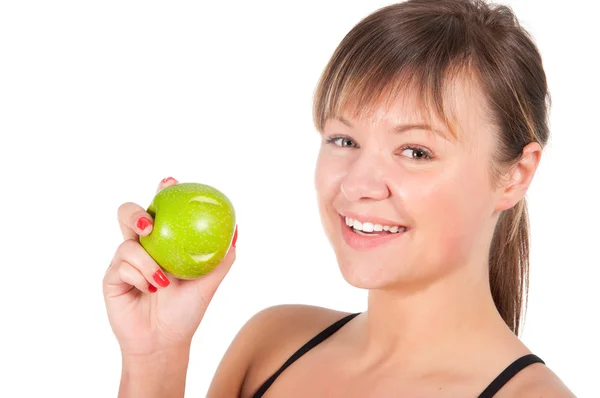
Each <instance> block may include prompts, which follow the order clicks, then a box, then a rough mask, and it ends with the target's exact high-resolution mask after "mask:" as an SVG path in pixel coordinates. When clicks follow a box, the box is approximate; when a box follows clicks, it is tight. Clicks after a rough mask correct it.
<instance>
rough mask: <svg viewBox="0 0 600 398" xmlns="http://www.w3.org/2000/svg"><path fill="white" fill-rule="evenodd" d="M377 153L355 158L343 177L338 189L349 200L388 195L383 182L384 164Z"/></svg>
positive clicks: (387, 188) (381, 198)
mask: <svg viewBox="0 0 600 398" xmlns="http://www.w3.org/2000/svg"><path fill="white" fill-rule="evenodd" d="M378 156H379V157H380V155H377V154H370V155H368V154H364V155H361V156H360V157H359V158H357V159H356V160H355V162H354V163H353V164H352V167H351V169H350V170H349V171H348V174H346V176H345V177H344V178H343V180H342V182H341V185H340V190H341V192H342V194H343V195H344V197H345V198H346V199H347V200H348V201H349V202H358V201H361V200H369V199H371V200H383V199H386V198H388V197H389V196H390V193H391V192H390V189H389V187H388V185H387V183H386V182H385V178H384V172H385V165H384V164H383V163H384V162H383V160H382V159H380V158H379V157H378Z"/></svg>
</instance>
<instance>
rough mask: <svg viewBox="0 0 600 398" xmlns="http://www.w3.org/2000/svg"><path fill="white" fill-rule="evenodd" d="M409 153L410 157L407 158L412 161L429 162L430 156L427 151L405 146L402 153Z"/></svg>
mask: <svg viewBox="0 0 600 398" xmlns="http://www.w3.org/2000/svg"><path fill="white" fill-rule="evenodd" d="M406 151H411V152H412V155H410V156H408V157H409V158H410V159H412V160H431V159H432V156H431V154H430V153H429V151H428V150H426V149H424V148H420V147H413V146H406V147H404V148H403V149H402V153H404V152H406Z"/></svg>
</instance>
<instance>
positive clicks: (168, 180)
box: [156, 177, 179, 192]
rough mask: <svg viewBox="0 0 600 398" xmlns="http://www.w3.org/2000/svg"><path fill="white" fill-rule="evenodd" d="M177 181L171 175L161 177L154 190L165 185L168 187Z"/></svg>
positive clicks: (160, 188) (158, 190) (163, 187)
mask: <svg viewBox="0 0 600 398" xmlns="http://www.w3.org/2000/svg"><path fill="white" fill-rule="evenodd" d="M178 182H179V181H177V180H176V179H174V178H173V177H167V178H163V179H162V180H161V182H160V183H159V184H158V187H157V188H156V192H160V191H161V190H162V189H165V188H166V187H170V186H171V185H175V184H177V183H178Z"/></svg>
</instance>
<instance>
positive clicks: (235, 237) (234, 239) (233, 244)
mask: <svg viewBox="0 0 600 398" xmlns="http://www.w3.org/2000/svg"><path fill="white" fill-rule="evenodd" d="M237 234H238V226H237V225H236V226H235V232H234V233H233V241H232V242H231V246H233V247H235V242H237Z"/></svg>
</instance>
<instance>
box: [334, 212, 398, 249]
mask: <svg viewBox="0 0 600 398" xmlns="http://www.w3.org/2000/svg"><path fill="white" fill-rule="evenodd" d="M340 221H341V227H342V236H343V237H344V241H345V242H346V244H347V245H348V246H350V247H351V248H353V249H354V250H360V251H368V250H371V249H373V248H375V247H378V246H381V245H383V244H385V243H387V242H389V241H391V240H394V239H397V238H399V237H401V236H403V235H404V234H405V233H406V232H407V231H408V229H407V230H406V231H404V232H396V233H395V234H392V233H382V234H380V235H377V236H362V235H359V234H357V233H355V232H354V231H352V229H351V228H350V227H349V226H348V225H347V224H346V218H345V217H340Z"/></svg>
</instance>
